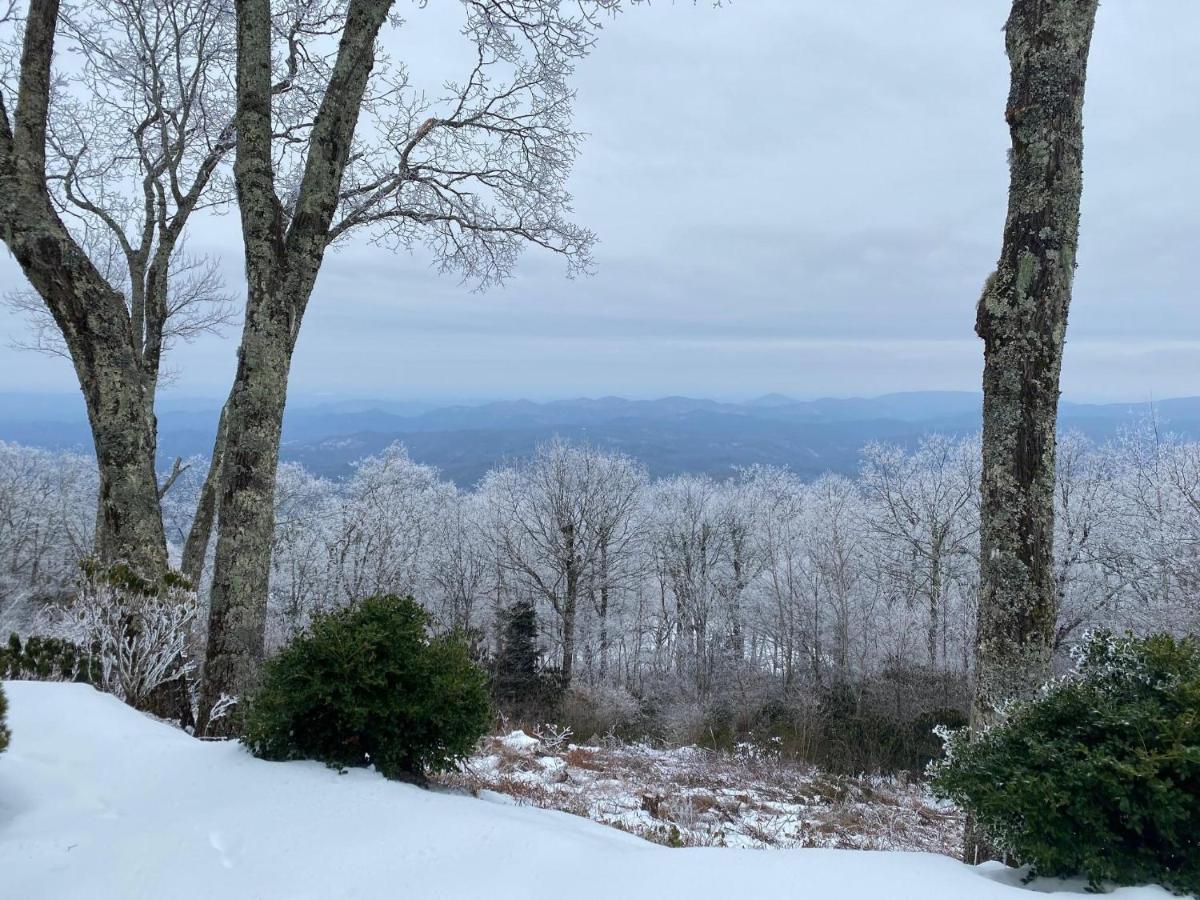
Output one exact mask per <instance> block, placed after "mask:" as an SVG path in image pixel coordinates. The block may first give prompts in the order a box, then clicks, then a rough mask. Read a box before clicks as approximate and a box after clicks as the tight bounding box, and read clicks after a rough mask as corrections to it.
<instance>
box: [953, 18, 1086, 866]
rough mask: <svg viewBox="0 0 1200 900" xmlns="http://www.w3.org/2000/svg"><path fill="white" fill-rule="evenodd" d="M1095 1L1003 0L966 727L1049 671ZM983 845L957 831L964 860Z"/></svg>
mask: <svg viewBox="0 0 1200 900" xmlns="http://www.w3.org/2000/svg"><path fill="white" fill-rule="evenodd" d="M1097 4H1098V0H1015V2H1014V3H1013V7H1012V12H1011V14H1010V16H1009V19H1008V25H1007V29H1006V39H1005V40H1006V46H1007V51H1008V57H1009V61H1010V64H1011V71H1012V83H1011V88H1010V91H1009V97H1008V107H1007V109H1006V110H1005V119H1006V120H1007V121H1008V125H1009V131H1010V134H1011V138H1012V152H1011V156H1010V183H1009V199H1008V214H1007V218H1006V220H1005V224H1004V245H1003V249H1002V250H1001V254H1000V261H999V263H998V265H997V268H996V271H995V273H993V274H992V275H991V276H990V277H989V278H988V281H987V284H986V285H985V287H984V290H983V295H982V296H981V297H980V300H979V307H978V315H977V322H976V326H975V327H976V331H977V333H978V334H979V336H980V337H981V338H982V339H983V341H984V358H985V363H984V374H983V394H984V401H983V478H982V506H981V514H980V528H981V533H980V595H979V620H978V638H977V645H976V689H975V700H974V704H973V706H972V714H971V721H972V725H973V727H975V728H979V727H984V726H986V725H987V724H989V723H991V722H993V721H995V720H996V717H997V711H998V709H999V707H1000V706H1001V705H1002V704H1003V703H1004V702H1005V701H1007V700H1010V699H1013V698H1020V697H1028V696H1030V695H1032V694H1033V693H1034V692H1035V691H1036V690H1037V689H1038V687H1039V686H1040V685H1041V684H1042V683H1043V682H1044V681H1045V680H1046V678H1047V677H1048V676H1049V674H1050V655H1051V649H1052V646H1053V640H1054V625H1055V580H1054V566H1053V560H1054V557H1053V535H1054V451H1055V428H1056V423H1057V417H1058V396H1059V372H1060V369H1061V365H1062V353H1063V343H1064V337H1065V334H1066V328H1067V309H1068V306H1069V304H1070V300H1071V283H1072V280H1073V278H1074V272H1075V251H1076V246H1077V243H1078V237H1079V203H1080V196H1081V193H1082V189H1083V95H1084V82H1085V78H1086V74H1087V59H1088V49H1089V47H1090V44H1091V38H1092V28H1093V25H1094V23H1095V18H1096V8H1097ZM986 853H987V850H986V848H984V847H982V846H981V845H979V843H978V842H977V841H976V840H975V838H974V836H969V837H968V842H967V857H968V861H975V860H976V859H978V858H979V857H980V856H981V855H984V854H986Z"/></svg>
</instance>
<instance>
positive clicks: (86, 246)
mask: <svg viewBox="0 0 1200 900" xmlns="http://www.w3.org/2000/svg"><path fill="white" fill-rule="evenodd" d="M56 36H57V37H58V38H60V39H61V40H62V42H63V44H64V45H65V49H66V50H67V51H69V52H72V53H73V55H74V56H75V57H76V65H74V66H73V67H71V70H70V72H69V73H68V74H65V75H64V74H58V75H54V74H52V64H53V62H54V59H55V39H56ZM231 38H232V31H231V20H230V15H229V10H228V7H227V4H225V3H222V2H215V0H154V2H133V0H99V2H92V3H87V4H79V5H73V4H63V5H61V8H60V4H59V2H58V0H45V2H33V3H31V4H30V5H29V9H28V15H27V17H26V19H25V22H24V37H23V41H22V43H21V51H20V61H19V66H18V67H17V71H16V72H15V73H13V74H14V75H15V81H16V87H15V89H13V90H11V93H15V95H16V101H17V102H16V108H15V111H14V114H13V116H12V119H11V121H10V117H9V114H8V110H7V108H6V107H5V105H4V96H3V94H4V89H3V88H0V195H3V196H2V199H0V236H2V237H3V239H4V242H5V243H6V244H7V246H8V248H9V250H11V251H12V253H13V256H14V257H15V258H16V260H17V262H18V263H19V264H20V266H21V268H22V271H23V272H24V273H25V275H26V277H27V278H28V279H29V282H30V284H31V285H32V287H33V289H34V292H35V293H34V294H32V295H31V294H25V293H21V292H17V293H15V294H13V295H12V296H11V297H10V302H11V303H12V304H13V305H15V306H16V307H18V308H19V309H20V310H22V311H23V312H25V313H27V314H28V315H29V316H30V317H31V319H32V322H33V326H34V329H33V333H34V346H35V347H36V348H37V349H42V350H46V351H49V352H58V353H61V354H63V355H65V356H67V357H69V358H70V360H71V361H72V363H73V364H74V367H75V371H76V374H77V376H78V379H79V384H80V387H81V389H82V391H83V395H84V398H85V400H86V405H87V412H88V419H89V423H90V425H91V430H92V436H93V441H94V444H95V450H96V458H97V462H98V465H99V472H100V491H99V502H98V512H97V522H96V537H95V546H96V552H97V553H98V555H99V556H100V557H102V558H105V559H109V560H115V559H122V560H125V561H128V562H131V563H133V564H134V565H136V566H138V567H139V568H143V569H146V570H151V571H154V570H161V569H163V568H164V567H165V566H166V542H165V538H164V534H163V525H162V515H161V510H160V507H159V496H160V493H161V492H162V490H163V488H164V487H165V485H164V486H160V485H159V483H158V481H157V477H156V472H155V450H156V443H157V436H156V420H155V415H154V402H155V395H156V390H157V387H158V383H159V379H160V376H161V374H162V366H163V354H164V351H165V350H166V349H167V347H168V346H169V344H170V343H171V341H172V340H176V339H184V340H187V339H190V338H192V337H194V336H196V335H197V334H199V333H202V332H204V331H210V330H213V329H217V328H220V327H221V326H222V325H223V324H225V323H226V322H227V321H228V320H229V318H230V313H231V310H230V307H229V305H228V302H227V300H226V298H225V296H224V294H223V292H222V290H221V286H220V281H219V279H218V278H217V277H216V270H215V267H214V266H213V265H212V264H211V263H210V262H209V261H207V260H204V259H197V258H190V257H188V256H187V255H186V254H185V253H184V252H183V239H184V229H185V226H186V225H187V222H188V220H189V219H190V217H191V216H192V215H193V213H195V212H196V211H197V210H198V209H202V208H204V207H205V206H209V205H212V204H215V203H220V202H221V201H222V199H224V197H225V196H226V195H227V194H228V191H226V190H224V189H223V185H222V184H221V180H220V178H219V174H218V171H219V166H220V164H221V162H222V160H223V158H224V157H225V156H226V154H227V153H228V151H229V150H230V149H231V148H232V146H233V133H232V129H231V128H230V124H231V121H230V116H229V102H230V100H231V99H232V83H231V81H230V78H229V74H230V65H231V63H232V49H233V47H232V40H231ZM6 74H8V73H6ZM4 81H5V82H6V83H7V82H8V81H9V78H7V77H6V78H5V79H4Z"/></svg>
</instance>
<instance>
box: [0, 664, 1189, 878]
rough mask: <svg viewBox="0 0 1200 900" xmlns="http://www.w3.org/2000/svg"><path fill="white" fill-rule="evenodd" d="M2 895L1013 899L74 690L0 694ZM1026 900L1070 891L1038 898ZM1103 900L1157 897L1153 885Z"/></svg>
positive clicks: (942, 864) (870, 860) (874, 862)
mask: <svg viewBox="0 0 1200 900" xmlns="http://www.w3.org/2000/svg"><path fill="white" fill-rule="evenodd" d="M5 689H6V691H7V692H8V698H9V703H10V711H9V724H10V725H11V727H12V731H13V740H12V744H11V746H10V747H9V750H8V751H7V752H6V753H4V754H0V893H2V894H3V896H4V897H6V898H7V897H12V898H21V900H76V898H78V900H85V898H86V900H109V898H111V900H142V898H145V900H151V898H152V900H175V898H178V900H187V898H204V900H209V898H216V900H242V898H246V900H250V898H254V900H272V898H288V900H307V898H313V900H317V898H320V900H337V898H355V900H368V898H370V900H374V898H419V900H458V898H462V900H509V898H512V900H528V898H529V897H531V896H537V895H539V894H541V893H553V894H563V895H564V896H571V897H573V898H580V900H593V898H595V900H600V898H603V900H611V898H613V897H621V898H623V900H668V898H676V897H686V898H689V900H707V898H714V900H715V898H720V900H728V898H730V897H738V896H761V897H778V898H785V900H786V898H824V897H838V898H843V900H962V898H968V897H969V898H972V900H1021V898H1032V897H1033V896H1034V895H1033V894H1031V893H1030V891H1029V890H1028V889H1027V888H1024V887H1022V886H1021V885H1020V884H1019V883H1018V882H1017V881H1016V877H1015V876H1014V874H1013V873H1011V872H1009V871H1007V870H1004V869H1002V868H999V867H995V866H987V867H980V868H971V867H969V866H965V865H963V864H961V863H959V862H956V861H955V860H953V859H950V858H949V857H946V856H940V855H935V854H926V853H900V852H891V853H875V852H864V851H854V850H828V849H806V850H781V851H777V852H760V851H752V850H736V849H719V848H703V849H685V850H675V849H670V848H666V847H661V846H657V845H655V844H652V843H648V842H646V841H643V840H641V839H640V838H637V837H634V836H632V835H630V834H627V833H625V832H623V831H620V830H618V829H615V828H607V827H604V826H602V825H599V824H596V823H595V822H591V821H588V820H587V819H584V818H580V817H577V816H570V815H566V814H563V813H560V812H553V811H547V810H541V809H531V808H528V807H521V806H516V805H513V801H512V800H511V799H508V798H503V799H502V798H501V797H500V796H499V795H495V794H491V793H488V792H484V793H483V794H482V798H483V799H477V798H475V797H471V796H468V795H465V794H456V793H448V792H445V791H442V792H436V791H433V792H431V791H424V790H421V789H419V788H416V787H412V786H410V785H405V784H398V783H395V782H389V781H386V780H384V779H383V778H382V777H380V776H379V775H377V774H376V773H374V772H369V771H364V770H355V771H350V772H347V773H345V774H338V773H337V772H336V771H334V770H332V769H329V768H326V767H325V766H322V765H320V764H318V763H305V762H291V763H268V762H263V761H261V760H256V759H254V758H253V757H251V756H250V755H249V754H248V753H246V752H245V750H243V749H242V748H241V747H240V746H239V745H237V744H236V743H232V742H215V743H210V742H202V741H196V740H193V739H192V738H190V737H188V736H187V735H186V734H184V733H183V732H180V731H177V730H175V729H173V728H171V727H169V726H167V725H164V724H162V723H159V722H155V721H153V720H151V719H149V718H147V717H145V716H143V715H141V714H140V713H138V712H136V711H134V710H133V709H130V708H129V707H127V706H125V705H123V704H122V703H120V702H119V701H118V700H116V699H114V698H113V697H109V696H106V695H104V694H100V693H97V692H96V691H94V690H93V689H91V688H90V687H87V686H85V685H77V684H43V683H34V682H8V683H6V684H5ZM1035 889H1036V890H1038V891H1041V892H1043V893H1060V894H1076V895H1077V894H1079V893H1081V892H1082V890H1083V888H1082V886H1081V885H1066V884H1062V883H1058V882H1053V883H1047V882H1043V883H1039V884H1037V885H1035ZM1112 896H1113V897H1115V898H1119V900H1151V898H1153V900H1166V898H1168V897H1169V895H1168V894H1167V893H1166V892H1165V891H1162V890H1160V889H1158V888H1135V889H1122V890H1120V891H1117V892H1115V893H1114V894H1113V895H1112Z"/></svg>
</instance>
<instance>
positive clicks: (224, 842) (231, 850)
mask: <svg viewBox="0 0 1200 900" xmlns="http://www.w3.org/2000/svg"><path fill="white" fill-rule="evenodd" d="M208 843H209V844H210V845H212V848H213V849H214V850H216V851H217V853H218V854H219V855H220V857H221V865H223V866H224V867H225V868H226V869H232V868H233V867H234V865H235V863H236V857H237V856H238V855H239V853H240V850H241V845H242V842H241V840H239V839H238V838H236V837H234V838H230V837H229V835H227V834H225V833H224V832H223V831H210V832H209V833H208Z"/></svg>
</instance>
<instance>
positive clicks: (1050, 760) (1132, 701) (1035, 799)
mask: <svg viewBox="0 0 1200 900" xmlns="http://www.w3.org/2000/svg"><path fill="white" fill-rule="evenodd" d="M931 774H932V782H933V786H934V789H935V791H936V792H937V793H938V794H940V795H941V796H942V797H944V798H946V799H950V800H953V801H954V802H955V803H957V804H958V805H959V806H961V807H962V808H963V809H965V810H966V811H967V812H969V813H971V814H972V815H973V816H974V817H975V819H976V821H977V823H978V825H979V827H981V828H982V829H983V831H984V833H985V834H986V835H987V837H988V838H989V839H990V840H991V841H992V842H993V843H994V844H995V845H996V846H997V847H998V848H999V849H1001V850H1004V851H1007V852H1008V853H1010V854H1012V856H1013V857H1014V858H1015V859H1016V861H1018V862H1021V863H1024V864H1028V865H1029V866H1030V867H1031V870H1032V873H1033V874H1036V875H1049V876H1062V877H1068V876H1077V875H1081V876H1083V877H1086V878H1087V879H1088V881H1089V883H1090V884H1091V885H1092V886H1093V887H1095V888H1098V887H1100V886H1101V885H1102V884H1103V883H1104V882H1112V883H1116V884H1140V883H1147V882H1150V883H1157V884H1161V885H1163V886H1165V887H1168V888H1170V889H1172V890H1175V891H1178V892H1181V893H1187V892H1195V893H1200V641H1198V640H1197V639H1195V638H1186V639H1182V640H1175V639H1173V638H1171V637H1169V636H1167V635H1155V636H1153V637H1146V638H1134V637H1114V636H1113V635H1111V634H1107V633H1101V634H1097V635H1095V636H1092V637H1090V638H1089V639H1088V640H1087V642H1086V643H1085V645H1084V646H1083V647H1082V648H1081V650H1080V651H1079V652H1078V653H1077V655H1076V669H1075V672H1074V673H1073V674H1072V675H1071V676H1069V677H1068V678H1065V679H1063V680H1061V681H1058V682H1056V683H1053V684H1051V685H1049V686H1048V687H1047V688H1046V690H1045V691H1044V692H1043V694H1042V695H1041V696H1040V697H1038V698H1036V699H1034V700H1031V701H1027V702H1024V703H1020V704H1014V705H1012V706H1011V707H1010V708H1009V709H1008V710H1006V716H1005V719H1004V721H1003V722H1002V723H1001V724H998V725H996V726H994V727H992V728H990V729H988V730H987V731H985V732H983V733H982V734H980V735H978V736H977V737H976V739H975V740H973V741H972V740H971V739H970V736H969V735H968V734H967V732H966V731H965V730H963V731H957V732H954V733H951V734H948V735H947V756H946V758H945V759H944V760H943V761H942V762H939V763H935V764H934V765H933V766H932V767H931Z"/></svg>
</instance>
